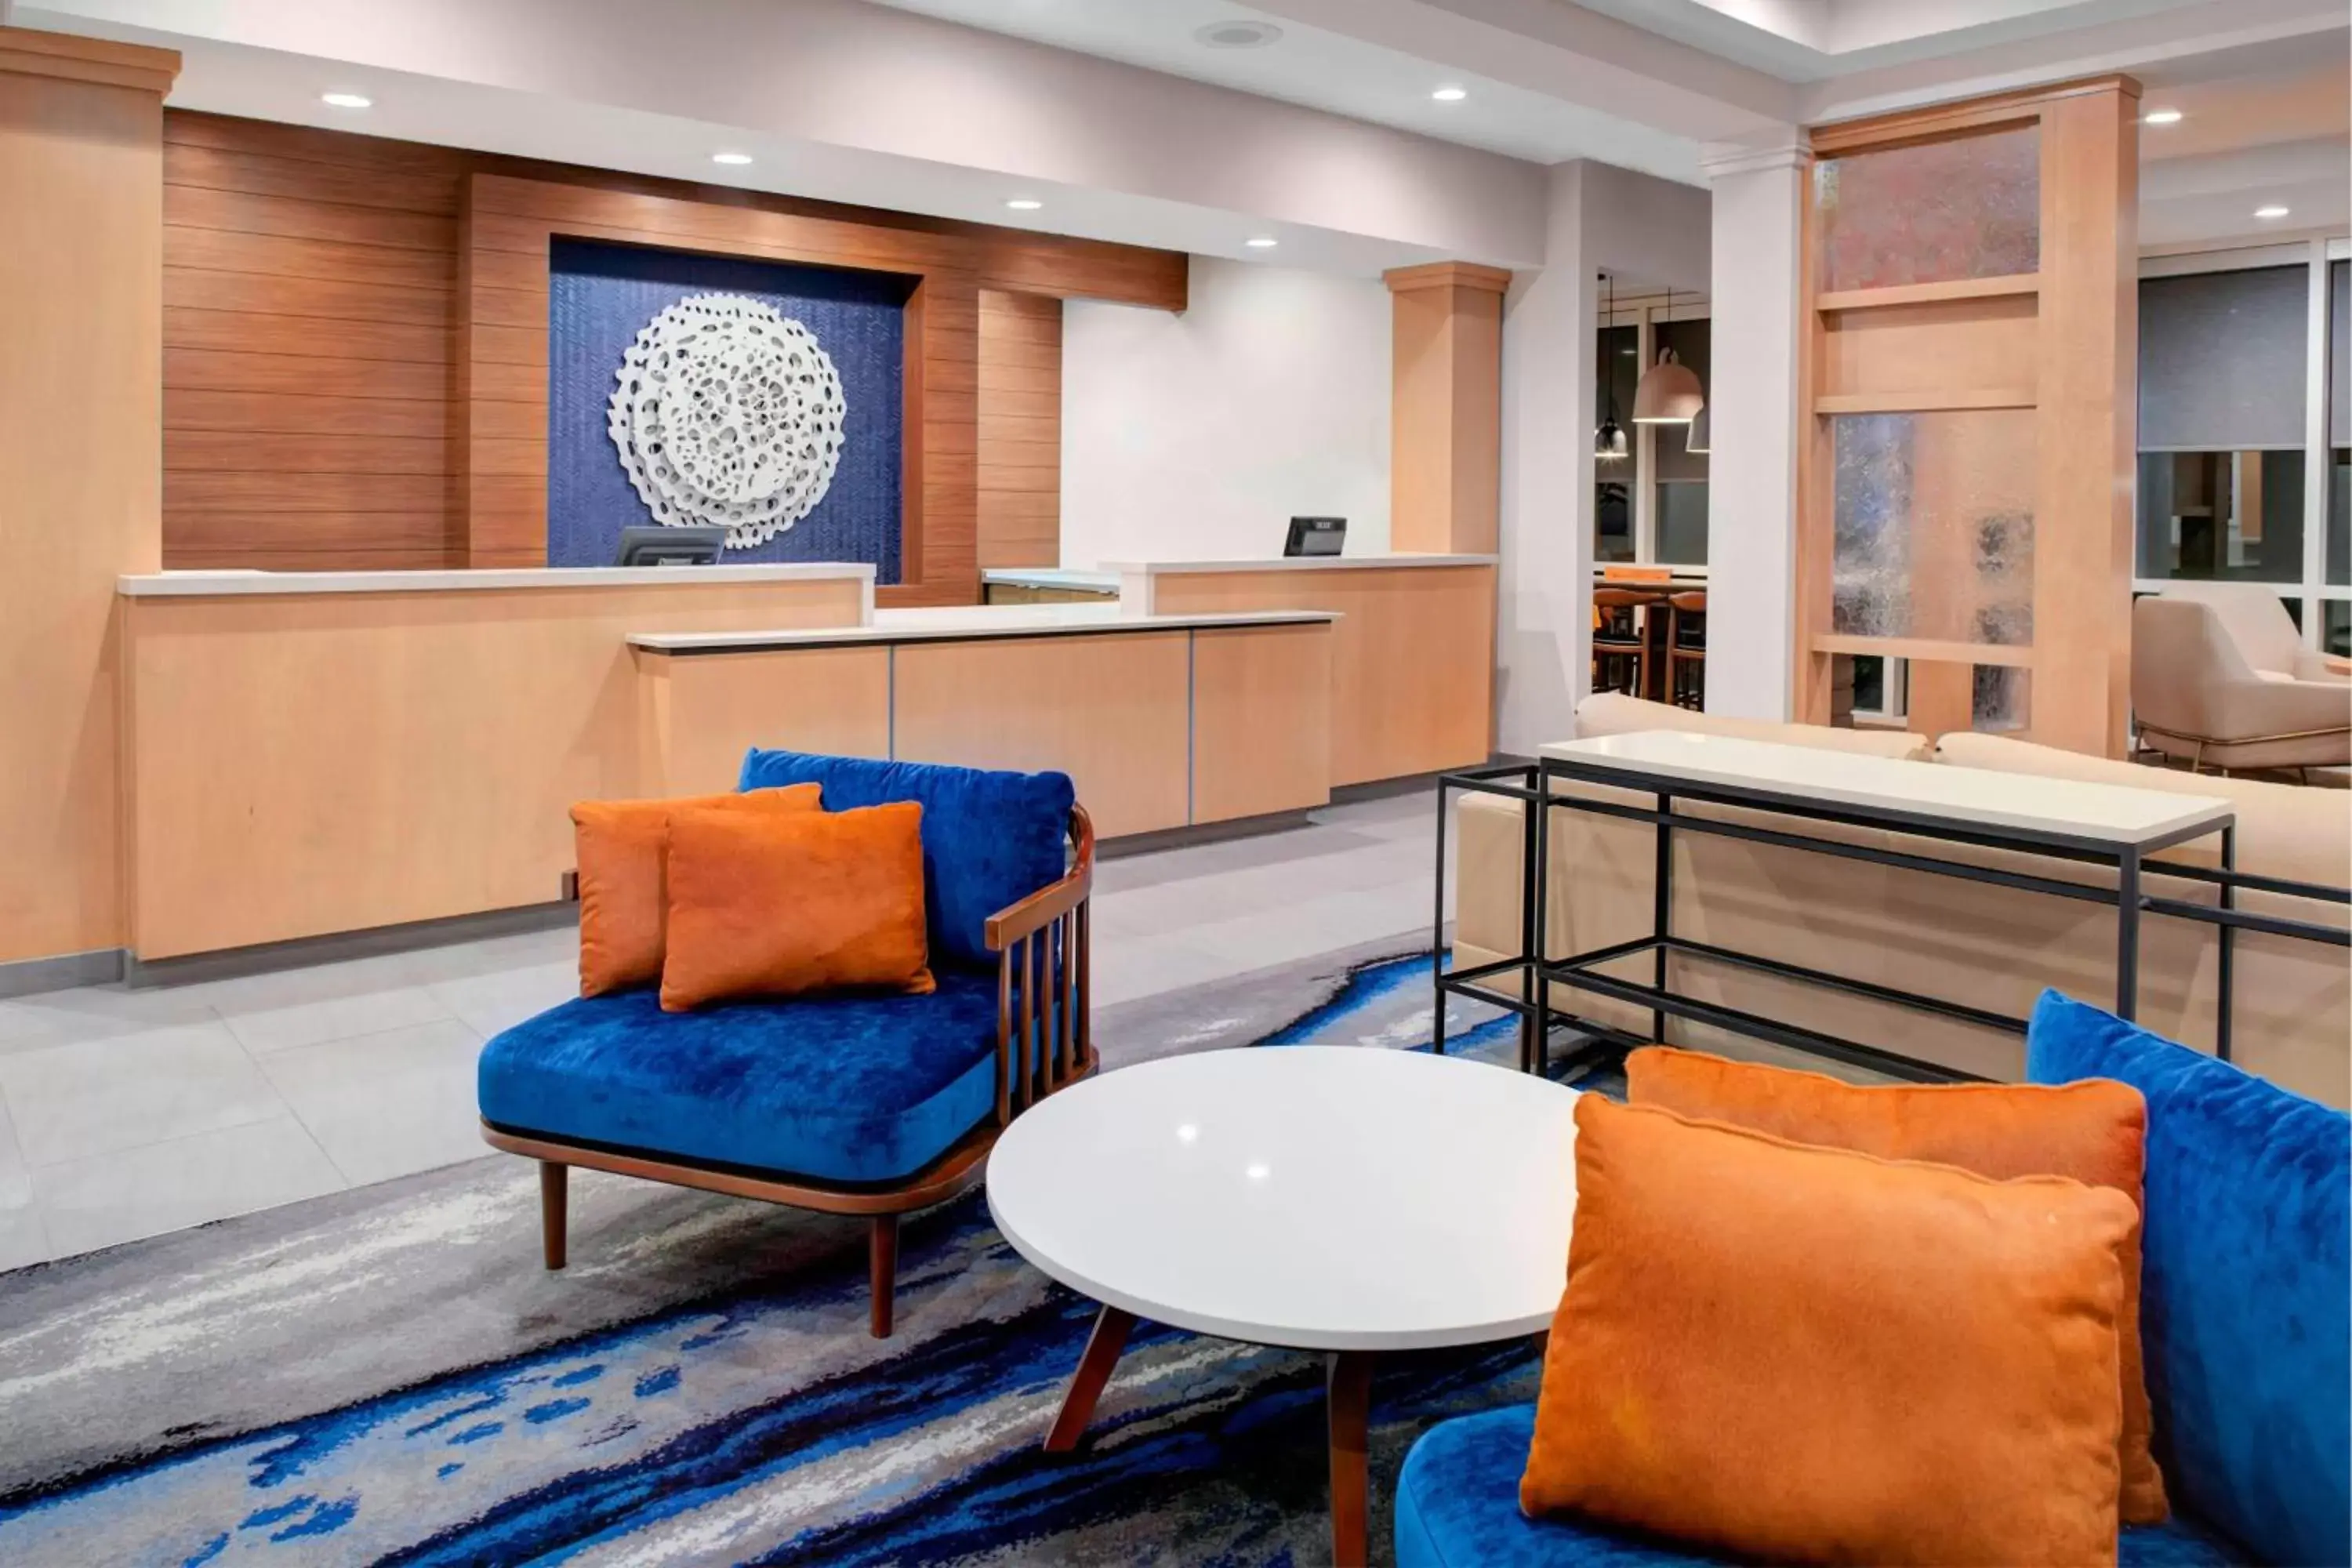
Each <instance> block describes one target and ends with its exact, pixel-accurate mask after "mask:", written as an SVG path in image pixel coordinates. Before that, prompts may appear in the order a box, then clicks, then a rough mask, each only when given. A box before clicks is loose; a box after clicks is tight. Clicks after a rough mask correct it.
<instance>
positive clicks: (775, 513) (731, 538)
mask: <svg viewBox="0 0 2352 1568" xmlns="http://www.w3.org/2000/svg"><path fill="white" fill-rule="evenodd" d="M614 380H615V381H616V382H617V384H616V385H615V386H614V389H613V397H612V401H611V403H610V404H608V405H606V410H605V429H606V431H607V432H608V433H609V434H610V435H611V436H612V437H613V446H614V448H615V449H616V450H617V451H618V452H619V453H620V455H621V468H622V469H623V470H624V471H625V472H626V473H627V475H628V476H629V483H630V484H632V485H633V486H635V488H636V492H637V495H638V498H639V499H640V500H643V501H644V502H645V503H646V510H647V511H648V512H650V513H652V514H653V520H654V521H656V522H658V523H662V524H664V525H666V526H667V527H671V528H685V527H692V526H698V525H700V526H723V527H725V528H726V529H727V531H728V534H727V545H728V548H729V549H730V550H749V549H751V547H752V546H754V545H757V544H763V543H765V542H767V541H769V540H771V539H773V538H775V537H776V535H778V534H780V533H782V532H783V531H785V530H786V529H788V528H790V527H792V526H793V524H794V523H796V522H798V521H800V520H801V519H803V518H804V517H806V516H807V515H808V514H809V513H810V511H812V510H814V508H815V506H816V503H817V502H819V501H821V500H824V492H825V490H826V489H827V488H829V487H830V486H831V485H832V483H833V471H834V469H835V467H837V466H838V465H839V463H840V461H841V424H842V419H843V416H845V414H846V413H847V412H848V408H847V405H846V404H845V402H844V401H843V399H842V395H841V377H840V375H839V374H837V373H835V370H834V368H833V360H832V359H831V357H830V356H828V355H827V354H826V353H825V352H824V349H823V348H822V347H820V346H819V345H818V343H817V341H816V334H815V333H814V332H812V331H809V330H808V329H807V328H806V327H804V326H803V325H801V323H800V322H798V321H793V320H792V319H791V318H789V317H787V316H785V315H784V314H782V312H781V311H779V310H776V309H775V307H774V306H772V305H767V304H763V303H761V301H760V300H753V299H750V298H747V297H746V296H744V295H741V294H697V295H694V296H693V297H691V298H689V299H685V300H679V301H678V302H677V304H675V305H672V306H670V307H669V308H668V309H667V310H663V311H662V312H661V313H660V314H659V315H657V316H656V317H655V318H654V319H653V320H652V321H648V322H646V325H645V326H644V328H643V329H641V330H640V331H638V333H637V340H636V342H634V343H631V344H630V345H629V347H628V349H627V351H626V352H625V353H623V354H622V356H621V368H620V371H619V373H618V374H617V375H616V376H615V377H614Z"/></svg>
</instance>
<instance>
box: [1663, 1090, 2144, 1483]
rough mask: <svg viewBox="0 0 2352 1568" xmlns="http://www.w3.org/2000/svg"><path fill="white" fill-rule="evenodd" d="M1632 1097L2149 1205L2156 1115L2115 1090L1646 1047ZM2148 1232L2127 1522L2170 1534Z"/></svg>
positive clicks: (2127, 1419)
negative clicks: (2160, 1526) (2156, 1399)
mask: <svg viewBox="0 0 2352 1568" xmlns="http://www.w3.org/2000/svg"><path fill="white" fill-rule="evenodd" d="M1625 1098H1626V1099H1627V1100H1629V1101H1631V1102H1632V1103H1633V1104H1635V1105H1655V1106H1659V1107H1662V1108H1663V1109H1664V1110H1672V1111H1677V1112H1679V1113H1680V1114H1682V1115H1684V1116H1692V1117H1696V1118H1698V1119H1700V1120H1702V1121H1728V1122H1732V1123H1734V1124H1735V1125H1737V1126H1740V1127H1752V1128H1754V1129H1756V1130H1757V1131H1759V1132H1769V1133H1771V1134H1772V1135H1773V1136H1774V1137H1776V1138H1786V1139H1788V1140H1790V1142H1797V1143H1819V1144H1823V1145H1826V1146H1828V1147H1830V1148H1834V1149H1853V1150H1856V1151H1859V1152H1862V1153H1864V1154H1874V1155H1876V1156H1877V1157H1878V1158H1880V1159H1882V1160H1933V1161H1936V1162H1937V1163H1941V1164H1946V1165H1958V1167H1960V1169H1962V1170H1964V1171H1974V1172H1975V1173H1977V1174H1978V1175H1979V1176H1990V1177H1991V1178H1992V1179H1993V1180H1995V1181H2007V1180H2009V1179H2010V1178H2011V1177H2012V1176H2071V1177H2073V1178H2074V1180H2075V1181H2078V1182H2084V1183H2087V1184H2090V1185H2092V1186H2095V1187H2113V1188H2115V1189H2116V1191H2117V1192H2119V1193H2121V1194H2124V1196H2126V1197H2127V1198H2129V1199H2131V1201H2132V1206H2133V1207H2134V1208H2138V1207H2139V1206H2140V1177H2141V1172H2142V1170H2143V1168H2144V1165H2145V1159H2146V1142H2147V1101H2145V1100H2142V1099H2141V1098H2140V1093H2139V1090H2137V1089H2133V1088H2132V1087H2131V1086H2130V1085H2128V1084H2121V1083H2116V1082H2114V1081H2112V1080H2109V1079H2085V1080H2084V1081H2082V1082H2080V1083H2069V1084H2058V1085H2042V1084H2004V1083H1967V1084H1888V1085H1872V1086H1870V1087H1867V1088H1864V1087H1863V1086H1860V1085H1856V1084H1851V1083H1845V1082H1843V1081H1841V1080H1840V1079H1833V1078H1830V1077H1828V1076H1826V1075H1824V1074H1822V1073H1817V1072H1799V1071H1796V1070H1794V1069H1792V1068H1775V1067H1765V1066H1761V1065H1759V1064H1758V1063H1754V1062H1737V1061H1731V1060H1728V1059H1727V1058H1723V1057H1712V1056H1707V1055H1706V1054H1704V1053H1703V1052H1698V1051H1684V1050H1675V1049H1673V1048H1671V1047H1660V1046H1645V1047H1643V1048H1642V1049H1640V1050H1637V1051H1634V1052H1633V1053H1632V1054H1631V1055H1629V1056H1628V1057H1627V1058H1625ZM2139 1241H2140V1238H2139V1233H2138V1231H2137V1230H2135V1231H2133V1233H2132V1236H2131V1239H2130V1240H2129V1241H2128V1242H2127V1243H2126V1245H2125V1247H2124V1312H2123V1320H2122V1324H2121V1329H2122V1333H2123V1394H2124V1429H2123V1444H2122V1448H2121V1450H2120V1456H2119V1457H2120V1458H2121V1460H2122V1464H2123V1478H2124V1484H2123V1520H2124V1522H2125V1523H2126V1524H2157V1523H2160V1522H2162V1521H2163V1519H2164V1517H2165V1514H2166V1512H2167V1511H2168V1510H2167V1508H2166V1503H2165V1496H2164V1477H2163V1475H2162V1473H2161V1472H2159V1471H2158V1469H2157V1468H2156V1460H2155V1459H2154V1458H2151V1457H2150V1456H2149V1453H2148V1427H2149V1421H2150V1416H2149V1412H2148V1402H2147V1381H2146V1378H2145V1375H2144V1374H2143V1373H2142V1372H2141V1368H2140V1337H2139V1273H2140V1245H2139Z"/></svg>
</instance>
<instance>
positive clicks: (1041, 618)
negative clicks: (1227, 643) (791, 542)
mask: <svg viewBox="0 0 2352 1568" xmlns="http://www.w3.org/2000/svg"><path fill="white" fill-rule="evenodd" d="M1338 619H1339V616H1338V615H1337V614H1336V613H1334V612H1332V611H1329V610H1252V611H1233V612H1217V613H1204V614H1202V615H1191V616H1137V615H1129V614H1127V613H1126V612H1124V611H1122V610H1121V609H1120V608H1119V606H1118V605H1115V604H1106V605H944V606H938V607H932V608H923V609H907V610H877V611H875V612H874V618H873V622H872V624H871V625H868V626H807V627H798V628H791V629H782V630H777V631H751V632H658V633H656V632H646V633H639V634H637V635H635V636H632V637H630V638H629V646H630V647H635V648H643V649H644V650H646V652H648V653H669V654H678V653H755V652H760V651H762V650H766V649H771V648H788V647H837V646H839V645H841V644H844V643H907V642H970V641H975V640H979V639H982V638H987V637H1099V636H1104V635H1115V634H1120V633H1138V632H1177V631H1213V630H1215V629H1217V628H1219V627H1223V626H1302V625H1317V624H1323V623H1328V622H1331V621H1336V620H1338Z"/></svg>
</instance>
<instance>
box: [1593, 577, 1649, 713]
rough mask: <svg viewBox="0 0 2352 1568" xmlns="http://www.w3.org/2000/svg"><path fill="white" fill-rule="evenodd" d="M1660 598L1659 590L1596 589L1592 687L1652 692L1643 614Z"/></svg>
mask: <svg viewBox="0 0 2352 1568" xmlns="http://www.w3.org/2000/svg"><path fill="white" fill-rule="evenodd" d="M1657 602H1658V596H1657V595H1655V594H1643V593H1638V592H1636V591H1634V590H1633V589H1631V588H1595V589H1594V590H1593V591H1592V689H1593V690H1595V691H1623V692H1627V693H1630V694H1631V695H1633V696H1635V697H1646V696H1648V695H1649V690H1650V680H1649V670H1648V663H1649V661H1648V659H1647V658H1645V657H1644V653H1645V647H1646V645H1645V644H1644V643H1643V638H1642V626H1641V614H1640V612H1641V611H1642V609H1643V606H1645V605H1655V604H1657Z"/></svg>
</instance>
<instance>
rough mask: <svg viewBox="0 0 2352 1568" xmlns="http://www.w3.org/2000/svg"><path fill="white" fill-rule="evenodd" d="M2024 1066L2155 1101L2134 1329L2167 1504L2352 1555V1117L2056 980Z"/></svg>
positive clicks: (2245, 1534)
mask: <svg viewBox="0 0 2352 1568" xmlns="http://www.w3.org/2000/svg"><path fill="white" fill-rule="evenodd" d="M2025 1070H2026V1076H2027V1077H2028V1078H2029V1079H2032V1081H2033V1082H2035V1083H2069V1082H2072V1081H2074V1079H2084V1078H2111V1079H2121V1080H2122V1081H2123V1082H2125V1083H2127V1084H2130V1085H2131V1086H2132V1087H2133V1088H2135V1089H2138V1090H2139V1091H2140V1093H2141V1094H2143V1095H2145V1096H2146V1097H2147V1200H2146V1202H2147V1226H2146V1233H2145V1237H2144V1239H2143V1242H2142V1248H2141V1250H2142V1256H2143V1258H2145V1259H2146V1262H2145V1265H2144V1268H2145V1272H2144V1273H2143V1274H2142V1276H2141V1292H2142V1294H2141V1300H2142V1301H2143V1302H2144V1303H2145V1305H2144V1306H2143V1307H2142V1308H2141V1311H2140V1333H2141V1336H2142V1340H2143V1342H2144V1345H2145V1349H2146V1355H2147V1391H2148V1394H2149V1397H2150V1398H2151V1399H2152V1400H2153V1402H2154V1404H2155V1406H2156V1434H2155V1447H2156V1456H2157V1462H2158V1464H2159V1465H2161V1466H2162V1467H2163V1469H2164V1479H2165V1484H2166V1486H2167V1488H2168V1489H2169V1491H2170V1492H2171V1495H2172V1500H2173V1506H2174V1507H2176V1508H2185V1509H2187V1510H2189V1511H2190V1512H2192V1513H2194V1514H2196V1515H2198V1516H2200V1518H2202V1519H2204V1520H2207V1521H2210V1522H2211V1523H2213V1524H2214V1525H2216V1526H2217V1527H2219V1528H2220V1529H2221V1530H2224V1531H2228V1532H2229V1533H2230V1534H2231V1536H2232V1537H2234V1538H2235V1539H2237V1540H2238V1541H2240V1542H2243V1543H2244V1544H2245V1545H2246V1546H2247V1547H2248V1548H2250V1549H2252V1551H2253V1552H2255V1553H2256V1554H2257V1555H2258V1556H2260V1557H2262V1558H2263V1559H2264V1560H2265V1561H2268V1562H2272V1563H2345V1562H2347V1561H2352V1415H2347V1405H2346V1392H2345V1391H2346V1389H2347V1387H2352V1210H2347V1203H2352V1117H2347V1116H2346V1115H2345V1114H2344V1113H2343V1112H2342V1111H2339V1110H2329V1109H2327V1108H2326V1106H2323V1105H2320V1104H2318V1103H2317V1102H2316V1101H2314V1100H2305V1099H2304V1098H2303V1097H2302V1096H2300V1095H2296V1094H2291V1093H2289V1092H2287V1091H2286V1090H2285V1089H2280V1088H2279V1087H2278V1086H2277V1085H2275V1084H2272V1083H2266V1082H2264V1081H2263V1079H2258V1078H2255V1077H2253V1076H2252V1074H2250V1073H2246V1072H2242V1071H2241V1070H2239V1069H2238V1068H2234V1067H2231V1065H2230V1064H2228V1063H2227V1062H2221V1061H2216V1060H2215V1059H2213V1058H2210V1057H2208V1056H2205V1055H2203V1054H2202V1053H2200V1052H2197V1051H2192V1050H2189V1048H2187V1047H2183V1046H2179V1045H2175V1044H2174V1043H2172V1042H2171V1041H2169V1040H2167V1039H2163V1038H2161V1037H2158V1036H2155V1035H2151V1034H2149V1033H2147V1031H2146V1030H2145V1029H2140V1028H2137V1027H2134V1026H2132V1025H2129V1024H2126V1023H2125V1022H2123V1021H2122V1020H2121V1019H2119V1018H2116V1017H2115V1016H2112V1015H2109V1014H2106V1013H2103V1012H2101V1011H2099V1009H2097V1008H2095V1007H2086V1006H2084V1005H2083V1004H2081V1003H2079V1002H2072V1001H2069V1000H2067V999H2066V998H2065V997H2063V996H2061V995H2059V994H2057V993H2056V992H2054V991H2045V992H2043V993H2042V999H2041V1001H2040V1002H2038V1003H2036V1004H2035V1005H2034V1009H2033V1017H2032V1025H2031V1027H2030V1029H2029V1031H2028V1033H2027V1036H2026V1046H2025Z"/></svg>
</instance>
